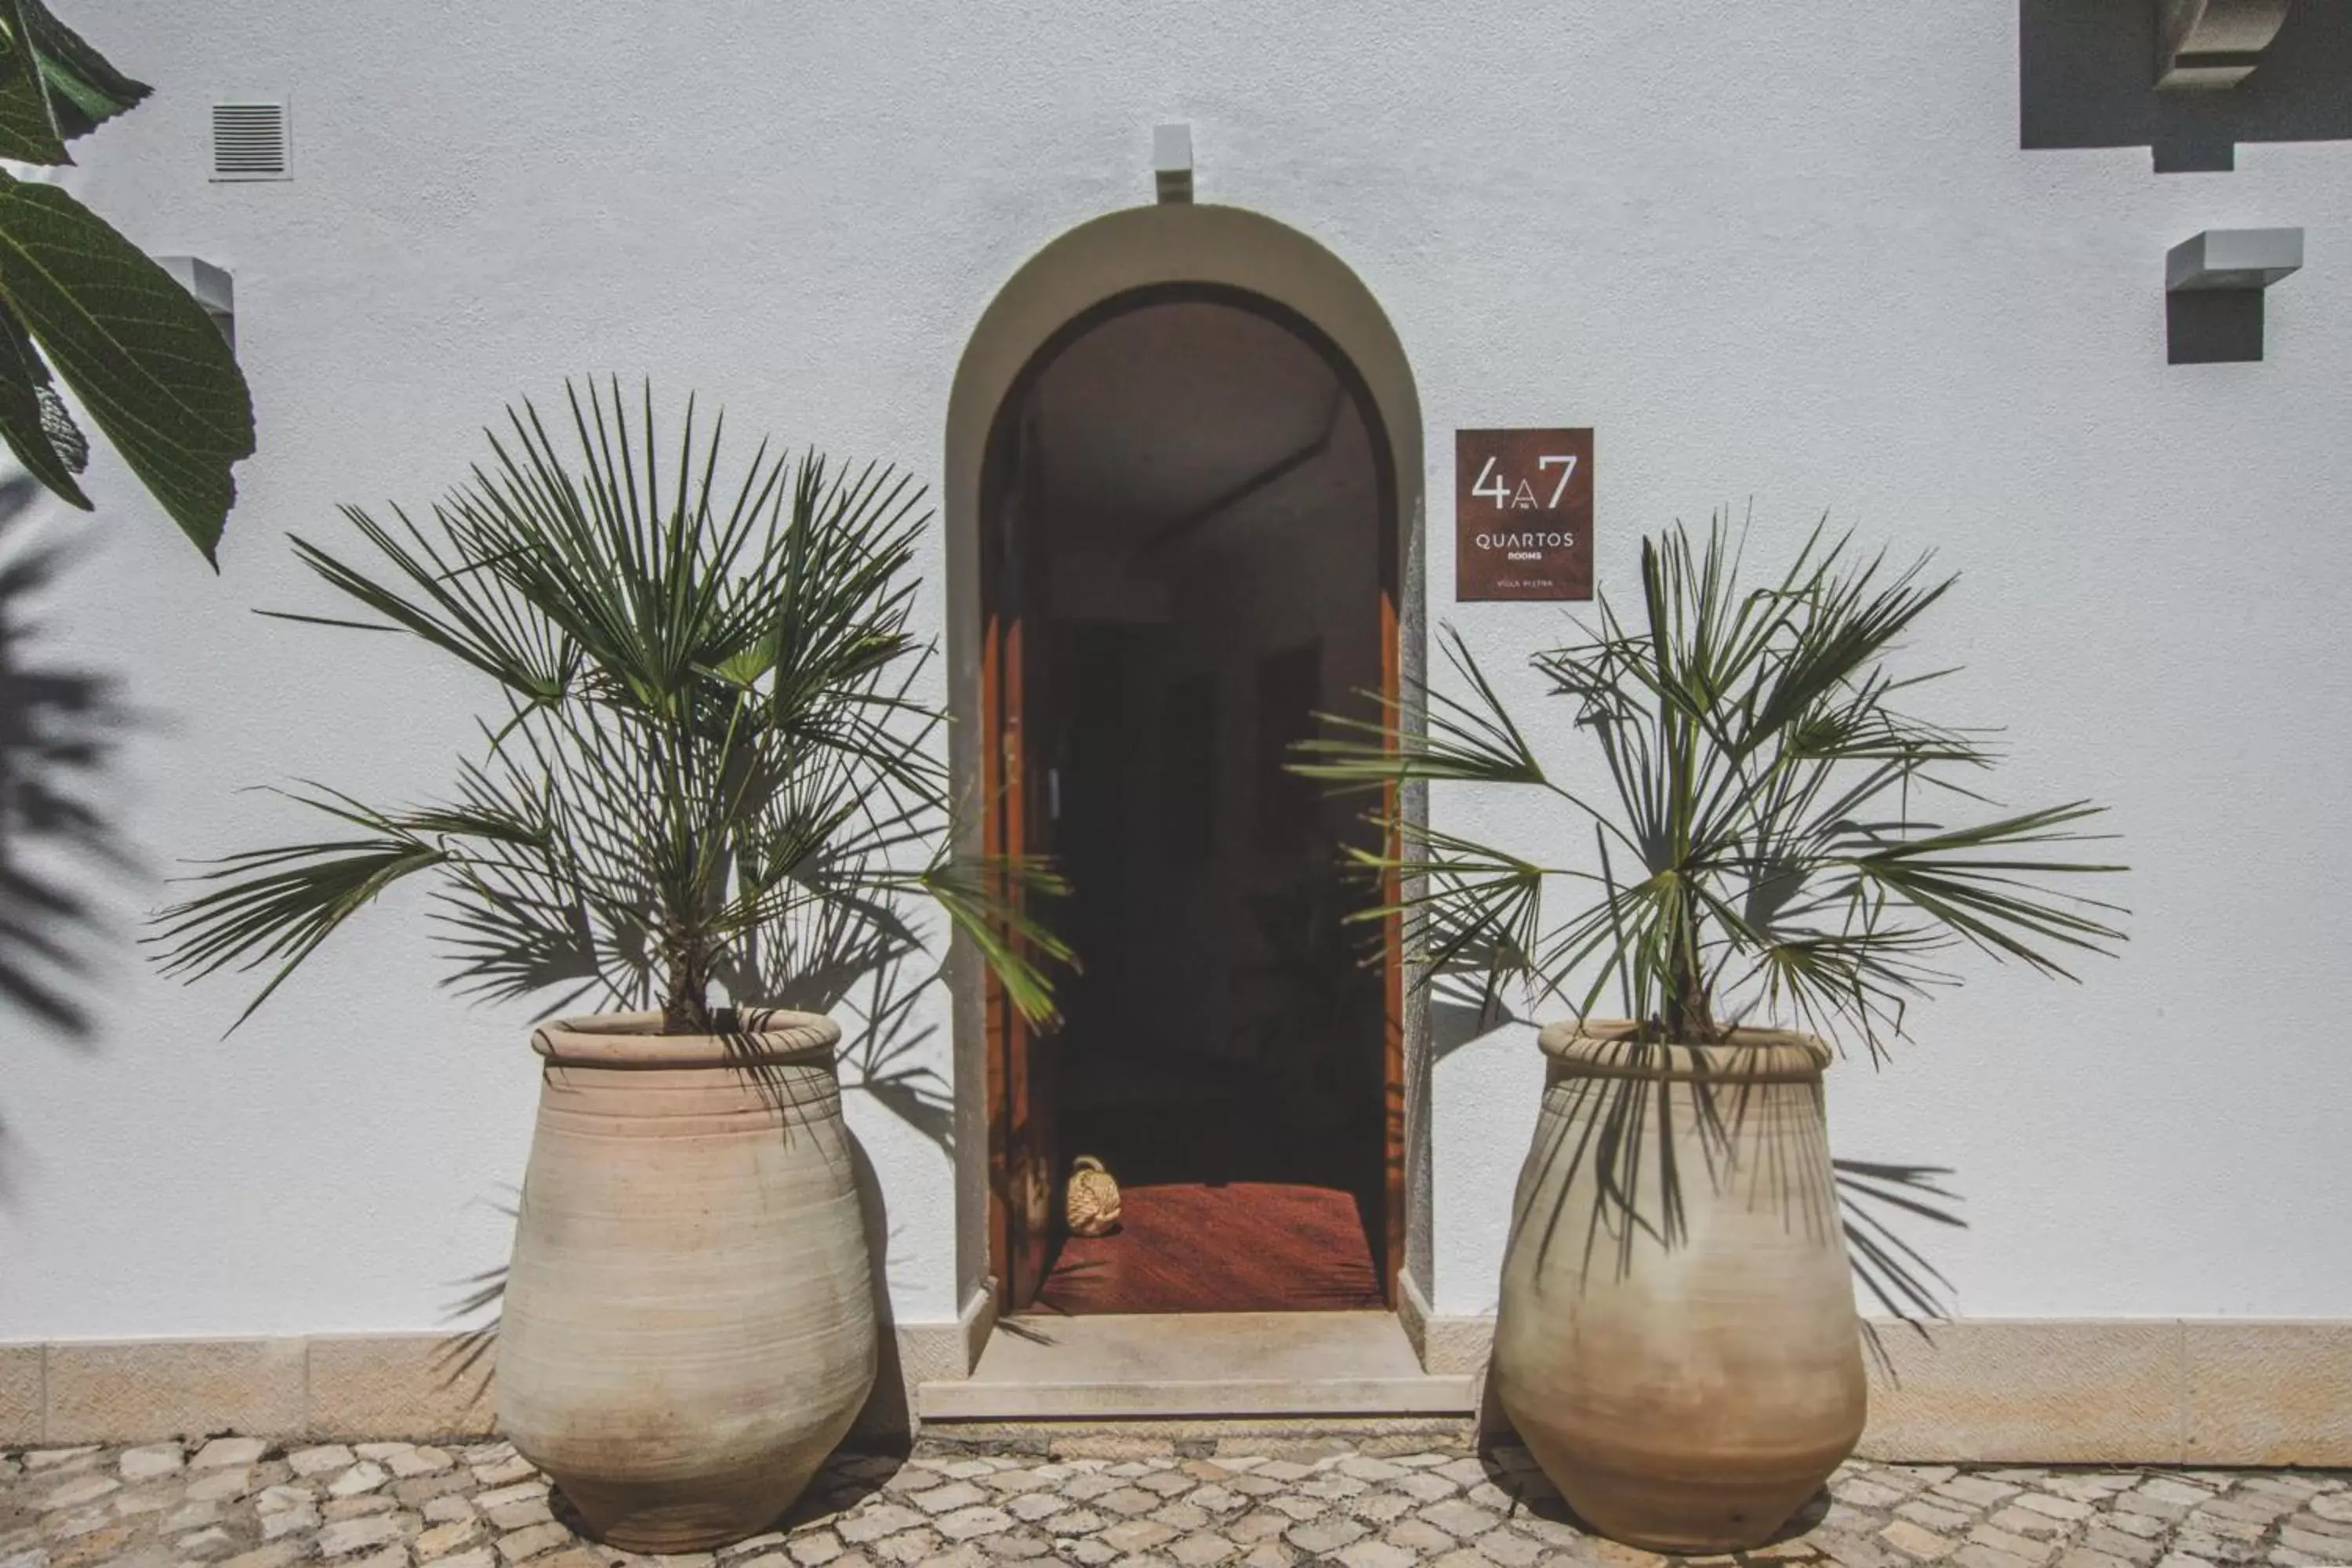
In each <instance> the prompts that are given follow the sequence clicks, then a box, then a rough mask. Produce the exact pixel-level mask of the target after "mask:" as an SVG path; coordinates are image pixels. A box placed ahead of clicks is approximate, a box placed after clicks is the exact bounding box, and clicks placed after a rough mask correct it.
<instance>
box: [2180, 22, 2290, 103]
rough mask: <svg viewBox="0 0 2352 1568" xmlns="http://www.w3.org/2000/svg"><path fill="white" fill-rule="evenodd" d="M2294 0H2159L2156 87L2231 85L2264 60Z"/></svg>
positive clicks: (2216, 87)
mask: <svg viewBox="0 0 2352 1568" xmlns="http://www.w3.org/2000/svg"><path fill="white" fill-rule="evenodd" d="M2292 3H2293V0H2156V7H2157V10H2156V85H2157V86H2158V87H2159V88H2162V89H2166V90H2168V91H2172V90H2180V89H2188V90H2191V91H2204V92H2210V91H2215V90H2220V89H2228V88H2233V87H2235V86H2237V85H2238V84H2239V83H2240V82H2242V81H2243V80H2245V79H2247V78H2248V77H2250V76H2252V74H2253V71H2254V68H2255V67H2256V66H2258V65H2260V64H2262V60H2263V50H2264V49H2267V48H2269V47H2271V40H2272V39H2273V38H2275V37H2278V30H2279V26H2280V25H2281V24H2283V23H2284V22H2285V20H2286V13H2287V7H2288V5H2291V4H2292Z"/></svg>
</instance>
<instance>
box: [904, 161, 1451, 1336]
mask: <svg viewBox="0 0 2352 1568" xmlns="http://www.w3.org/2000/svg"><path fill="white" fill-rule="evenodd" d="M1008 317H1011V318H1013V321H1012V322H1011V324H1009V325H1008V322H1007V320H1006V318H1008ZM1014 348H1017V350H1018V351H1019V352H1018V357H1017V358H1015V357H1014V356H1013V353H1010V352H1008V349H1014ZM1400 416H1402V418H1400ZM1408 452H1409V456H1408ZM949 468H950V483H949V494H948V512H949V522H950V583H951V587H952V590H953V596H952V602H951V605H950V634H951V640H952V642H953V643H954V651H955V653H956V659H955V674H956V678H957V688H958V689H957V691H956V693H955V697H956V699H957V701H956V706H957V710H958V711H959V713H960V714H961V715H964V716H967V717H968V719H969V720H970V721H971V722H966V723H963V724H960V725H959V726H958V732H957V735H956V742H957V750H958V757H957V763H958V769H959V773H960V775H961V777H962V778H963V779H965V780H967V781H969V784H970V785H971V794H970V795H967V798H973V799H976V800H977V801H978V802H979V803H980V806H981V809H980V811H979V813H978V816H980V817H981V819H982V825H983V831H982V839H981V842H979V843H976V844H973V845H971V847H974V848H979V849H983V850H986V851H989V852H995V853H1004V852H1022V853H1036V852H1041V851H1043V852H1048V853H1052V854H1054V855H1055V856H1056V858H1058V859H1060V860H1061V861H1062V863H1063V865H1064V867H1065V868H1066V871H1067V872H1068V874H1069V875H1070V877H1071V879H1072V880H1073V882H1074V884H1075V889H1076V890H1075V896H1074V898H1073V900H1071V901H1070V903H1069V904H1068V905H1066V907H1064V908H1063V909H1062V910H1060V911H1058V912H1059V915H1060V921H1059V924H1060V927H1061V929H1063V930H1065V931H1066V932H1068V934H1069V935H1070V936H1071V938H1072V940H1073V942H1074V944H1075V945H1076V947H1077V948H1078V950H1079V952H1080V956H1081V959H1082V960H1083V961H1084V962H1085V963H1086V966H1087V967H1086V973H1084V975H1083V976H1081V977H1079V978H1078V979H1076V980H1075V981H1074V982H1073V983H1072V984H1070V986H1069V988H1068V993H1067V1014H1068V1017H1067V1024H1066V1027H1065V1028H1064V1029H1063V1030H1061V1031H1059V1032H1058V1033H1057V1034H1055V1035H1052V1036H1044V1035H1040V1034H1038V1033H1037V1032H1035V1031H1032V1030H1029V1029H1027V1028H1025V1027H1024V1026H1022V1025H1021V1024H1020V1022H1019V1021H1018V1019H1017V1018H1015V1017H1014V1016H1013V1015H1012V1014H1011V1012H1010V1010H1009V1009H1008V1008H1005V1007H1004V1006H1003V1005H1002V999H1001V998H994V997H991V996H988V995H986V994H980V995H972V994H971V993H972V992H974V991H981V990H982V987H981V986H978V985H974V984H971V979H972V976H971V968H972V966H971V965H965V966H963V967H962V972H961V975H960V978H961V980H962V982H963V985H962V989H961V991H960V994H959V1030H958V1036H959V1039H958V1045H959V1054H958V1067H959V1088H960V1093H959V1107H958V1108H959V1116H960V1131H962V1130H964V1129H969V1131H968V1132H966V1137H967V1138H970V1139H971V1141H970V1142H962V1143H961V1147H962V1149H963V1150H965V1151H968V1152H970V1151H975V1150H976V1149H980V1148H984V1149H985V1151H986V1153H987V1160H986V1164H985V1166H984V1168H983V1169H982V1170H977V1171H975V1170H972V1169H971V1166H970V1164H968V1165H967V1167H966V1172H965V1176H966V1182H965V1188H964V1191H965V1195H966V1198H967V1202H968V1203H969V1201H970V1200H971V1198H972V1197H973V1196H974V1194H973V1192H972V1185H971V1179H970V1178H971V1177H972V1176H975V1175H977V1176H981V1177H982V1180H983V1181H984V1186H983V1187H982V1193H984V1198H985V1228H984V1229H983V1230H982V1231H981V1237H982V1240H983V1242H984V1251H982V1248H980V1247H971V1244H970V1242H969V1241H967V1247H968V1251H967V1261H968V1263H982V1264H983V1266H984V1268H985V1272H986V1275H987V1276H990V1277H992V1278H993V1280H994V1282H995V1289H994V1296H995V1301H994V1305H995V1307H996V1309H997V1310H1000V1311H1020V1310H1060V1311H1071V1312H1081V1311H1089V1310H1094V1311H1198V1310H1269V1309H1276V1308H1290V1307H1297V1308H1323V1309H1330V1308H1366V1307H1372V1308H1376V1307H1380V1306H1381V1305H1383V1304H1392V1303H1393V1301H1394V1300H1395V1289H1396V1280H1397V1277H1398V1275H1399V1273H1400V1271H1401V1270H1402V1269H1403V1268H1405V1267H1406V1265H1407V1263H1408V1257H1407V1255H1408V1252H1409V1251H1410V1250H1411V1247H1410V1240H1411V1238H1412V1233H1413V1231H1414V1229H1415V1227H1414V1226H1413V1225H1412V1214H1411V1213H1410V1212H1409V1211H1410V1209H1411V1208H1412V1201H1411V1200H1412V1194H1410V1192H1409V1190H1408V1188H1409V1183H1408V1174H1409V1171H1410V1169H1411V1167H1412V1159H1411V1152H1410V1149H1409V1142H1410V1138H1409V1134H1410V1131H1411V1124H1412V1122H1413V1121H1415V1120H1416V1119H1415V1118H1413V1117H1412V1116H1411V1114H1410V1110H1411V1107H1410V1104H1409V1101H1410V1100H1411V1099H1412V1096H1411V1095H1410V1093H1409V1089H1410V1085H1411V1082H1412V1078H1413V1076H1414V1075H1413V1074H1412V1071H1411V1070H1410V1068H1411V1063H1410V1061H1409V1058H1410V1057H1411V1056H1412V1054H1413V1053H1412V1049H1411V1044H1412V1041H1411V1039H1410V1037H1413V1036H1416V1035H1417V1034H1418V1031H1417V1030H1416V1029H1414V1028H1413V1027H1412V1020H1409V1019H1408V1018H1407V1017H1406V1015H1405V1006H1404V1001H1405V992H1404V987H1403V985H1402V972H1401V967H1402V966H1401V954H1400V953H1399V952H1398V948H1397V943H1396V941H1395V935H1396V933H1395V932H1393V931H1390V932H1387V933H1385V940H1383V933H1381V931H1379V930H1378V928H1377V927H1372V928H1367V927H1364V926H1360V925H1359V926H1356V927H1353V928H1344V927H1342V925H1341V924H1340V922H1339V918H1338V917H1339V914H1341V913H1342V912H1344V910H1345V909H1346V908H1347V907H1348V906H1349V903H1350V902H1357V903H1360V901H1361V900H1362V899H1364V898H1365V897H1367V896H1368V894H1369V891H1370V890H1369V889H1363V888H1361V887H1350V886H1349V885H1347V884H1344V883H1342V882H1341V881H1340V880H1339V879H1338V878H1337V877H1335V876H1334V875H1333V874H1332V868H1333V866H1334V864H1335V862H1336V861H1337V859H1338V852H1339V847H1341V845H1342V844H1344V843H1346V842H1349V840H1350V837H1351V835H1352V836H1354V837H1361V835H1362V834H1363V833H1364V832H1365V831H1367V830H1366V829H1364V828H1363V827H1362V826H1361V824H1360V810H1361V806H1360V803H1359V804H1357V805H1346V804H1340V805H1333V804H1330V803H1327V802H1325V801H1323V800H1321V799H1320V798H1319V797H1318V796H1316V795H1315V794H1314V793H1313V792H1312V791H1310V790H1302V789H1301V788H1299V787H1298V786H1297V784H1296V783H1295V781H1292V780H1290V779H1288V778H1287V776H1286V775H1284V774H1283V773H1281V772H1280V769H1279V762H1280V760H1281V757H1282V755H1283V754H1284V750H1285V747H1286V743H1287V742H1289V741H1291V740H1293V739H1296V738H1298V737H1299V736H1301V735H1303V734H1304V733H1307V732H1308V731H1309V730H1310V729H1311V727H1312V724H1313V721H1312V719H1311V718H1310V717H1309V716H1310V715H1311V714H1313V713H1315V712H1318V711H1324V712H1328V711H1334V710H1339V711H1347V710H1349V709H1350V708H1351V705H1352V707H1353V708H1355V709H1357V710H1360V711H1361V712H1362V713H1363V715H1364V716H1366V717H1369V716H1370V714H1371V712H1372V711H1373V710H1374V709H1375V706H1376V701H1377V699H1376V698H1366V697H1364V696H1363V695H1361V694H1362V693H1363V692H1365V691H1367V690H1369V691H1371V692H1373V693H1381V692H1386V693H1389V694H1391V696H1392V695H1393V694H1394V693H1396V692H1397V691H1398V690H1399V689H1400V686H1401V676H1402V673H1403V671H1404V670H1405V669H1406V668H1408V666H1417V664H1418V646H1419V629H1420V628H1419V616H1418V614H1417V611H1414V610H1411V609H1409V607H1408V604H1407V595H1406V586H1407V583H1408V580H1409V579H1410V580H1414V581H1417V574H1415V573H1413V572H1412V561H1411V559H1410V552H1409V548H1408V541H1409V540H1410V539H1411V538H1412V537H1416V536H1417V534H1418V528H1417V526H1414V527H1408V526H1407V522H1408V519H1410V520H1411V521H1412V522H1413V523H1415V524H1417V521H1418V517H1419V498H1420V475H1419V469H1420V432H1419V428H1418V408H1417V406H1416V405H1414V404H1413V402H1412V390H1411V382H1410V377H1409V375H1408V374H1405V373H1404V371H1403V363H1402V353H1400V352H1398V351H1397V349H1396V347H1395V342H1394V338H1393V334H1392V333H1390V332H1389V331H1388V329H1387V323H1386V321H1385V320H1384V318H1382V317H1381V315H1380V313H1379V311H1378V310H1377V307H1376V306H1373V305H1372V304H1371V302H1370V296H1369V294H1367V293H1366V292H1365V291H1364V290H1363V289H1362V286H1361V285H1360V283H1358V282H1357V281H1356V280H1355V279H1354V277H1353V275H1352V274H1351V273H1349V272H1348V271H1347V269H1346V268H1344V267H1341V266H1340V265H1339V263H1338V262H1337V261H1336V259H1335V258H1330V257H1329V255H1328V252H1325V251H1323V250H1321V248H1320V247H1316V246H1314V245H1313V244H1312V242H1311V241H1307V240H1306V239H1305V238H1304V237H1302V236H1298V235H1297V234H1296V233H1295V232H1294V231H1291V230H1288V229H1285V228H1282V227H1281V226H1278V225H1275V224H1273V223H1271V222H1270V221H1269V220H1265V219H1263V218H1258V217H1256V216H1255V215H1250V214H1245V213H1240V212H1236V211H1234V210H1233V209H1218V208H1190V207H1183V208H1159V209H1140V210H1139V211H1137V212H1134V213H1124V214H1118V215H1113V216H1111V217H1109V218H1106V219H1102V220H1097V223H1095V224H1093V225H1089V226H1087V227H1086V228H1084V229H1081V230H1078V231H1075V232H1074V233H1073V234H1072V235H1069V236H1066V237H1064V239H1063V240H1061V241H1058V242H1056V244H1055V246H1054V247H1048V249H1047V251H1045V252H1044V253H1041V254H1040V256H1039V257H1038V258H1036V259H1035V260H1034V261H1033V262H1032V263H1031V265H1030V266H1029V267H1027V268H1024V269H1023V271H1022V273H1021V274H1019V275H1017V276H1016V278H1015V279H1013V282H1012V283H1010V284H1008V285H1007V287H1006V289H1005V290H1004V291H1003V294H1002V295H1000V297H999V299H998V300H997V301H996V303H995V304H994V305H992V308H991V310H990V311H989V313H988V316H987V317H986V318H984V319H983V321H982V326H981V329H980V330H979V331H976V332H975V334H974V338H973V342H972V345H971V349H970V350H969V351H968V353H967V354H966V357H965V362H964V364H963V366H962V367H961V369H960V372H959V375H958V379H957V389H956V398H955V402H954V406H953V408H952V409H951V416H950V452H949ZM1367 939H1369V940H1370V942H1371V943H1372V951H1371V952H1370V954H1369V957H1370V963H1369V965H1367V964H1365V963H1362V962H1361V960H1362V959H1363V958H1364V957H1365V956H1366V955H1365V953H1364V952H1363V950H1362V944H1363V942H1365V941H1366V940H1367ZM975 1014H976V1015H977V1017H974V1016H973V1015H975ZM975 1025H976V1026H977V1027H974V1026H975ZM975 1058H976V1059H975ZM975 1069H976V1070H975ZM983 1085H984V1086H985V1095H984V1098H983V1097H982V1096H979V1095H975V1094H974V1093H972V1092H971V1091H972V1090H974V1089H980V1088H982V1086H983ZM975 1123H977V1124H976V1125H975ZM973 1134H977V1135H979V1136H977V1137H972V1136H971V1135H973ZM1080 1154H1095V1155H1097V1157H1099V1158H1101V1159H1103V1160H1104V1162H1105V1163H1107V1164H1108V1165H1109V1166H1110V1168H1111V1170H1112V1171H1113V1172H1114V1173H1116V1174H1118V1175H1119V1176H1120V1177H1121V1178H1122V1181H1123V1183H1124V1184H1125V1186H1126V1218H1125V1225H1124V1226H1123V1228H1122V1231H1121V1233H1120V1234H1119V1235H1118V1236H1114V1237H1109V1238H1106V1239H1103V1240H1100V1241H1096V1240H1092V1239H1081V1240H1077V1241H1073V1240H1071V1239H1070V1238H1068V1237H1066V1236H1065V1235H1064V1234H1063V1231H1062V1227H1061V1225H1060V1215H1061V1209H1062V1191H1063V1189H1062V1181H1063V1178H1064V1177H1065V1176H1066V1173H1067V1170H1068V1167H1069V1163H1070V1162H1071V1160H1072V1159H1074V1158H1075V1157H1076V1156H1077V1155H1080ZM973 1163H976V1162H973ZM979 1206H980V1205H976V1204H973V1205H970V1207H971V1209H976V1208H978V1207H979ZM969 1212H970V1210H969V1209H968V1213H969ZM980 1217H981V1216H980V1215H979V1214H976V1213H974V1214H971V1218H973V1219H978V1218H980ZM964 1234H965V1235H966V1237H971V1229H970V1228H967V1230H966V1231H965V1233H964ZM974 1254H978V1256H974ZM976 1273H977V1271H976V1270H972V1269H970V1268H968V1269H967V1272H966V1278H967V1279H974V1278H975V1274H976Z"/></svg>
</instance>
